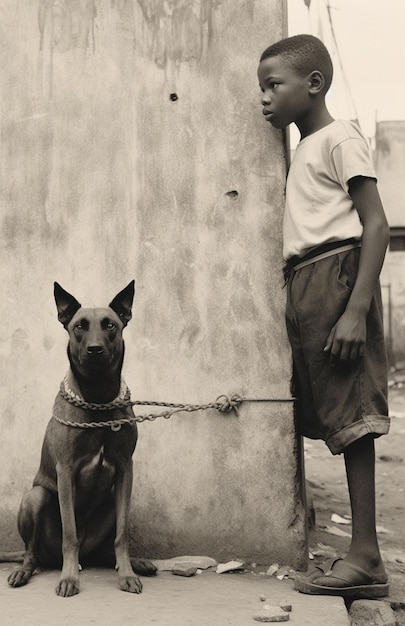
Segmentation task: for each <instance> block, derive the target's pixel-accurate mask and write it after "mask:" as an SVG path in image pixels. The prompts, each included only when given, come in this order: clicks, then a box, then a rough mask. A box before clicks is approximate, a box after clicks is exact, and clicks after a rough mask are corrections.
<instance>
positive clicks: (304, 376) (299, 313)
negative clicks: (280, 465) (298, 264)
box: [286, 248, 389, 454]
mask: <svg viewBox="0 0 405 626" xmlns="http://www.w3.org/2000/svg"><path fill="white" fill-rule="evenodd" d="M359 257H360V248H355V249H352V250H349V251H345V252H336V253H334V254H333V255H332V256H328V257H327V258H324V259H321V260H317V261H315V262H313V263H311V264H309V265H306V266H305V267H302V268H301V269H298V270H292V271H291V273H290V278H289V280H288V284H287V290H288V295H287V308H286V323H287V332H288V337H289V340H290V343H291V347H292V352H293V393H294V395H295V396H296V397H297V402H296V418H297V427H298V431H299V433H300V434H302V435H304V436H306V437H310V438H311V439H323V440H324V441H325V442H326V444H327V446H328V447H329V448H330V450H331V452H332V453H333V454H339V453H341V452H343V451H344V449H345V448H346V446H348V445H349V444H351V443H353V442H354V441H356V440H357V439H360V438H361V437H363V436H364V435H367V434H371V435H373V436H374V437H379V436H380V435H384V434H386V433H388V430H389V418H388V403H387V371H388V370H387V359H386V351H385V343H384V331H383V321H382V302H381V291H380V285H379V284H378V285H377V287H376V290H375V293H374V297H373V301H372V303H371V307H370V311H369V314H368V316H367V339H366V345H365V352H364V356H363V357H361V358H359V359H358V360H357V361H354V362H350V363H349V364H348V365H345V366H339V367H334V368H333V367H331V366H330V365H329V353H325V352H324V351H323V349H324V347H325V344H326V340H327V338H328V335H329V333H330V331H331V329H332V327H333V326H334V325H335V324H336V322H337V321H338V319H339V317H340V316H341V315H342V313H343V312H344V311H345V309H346V305H347V302H348V299H349V297H350V294H351V290H352V288H353V285H354V282H355V280H356V276H357V270H358V263H359Z"/></svg>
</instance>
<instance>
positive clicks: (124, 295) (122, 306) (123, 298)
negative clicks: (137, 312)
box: [108, 280, 135, 326]
mask: <svg viewBox="0 0 405 626" xmlns="http://www.w3.org/2000/svg"><path fill="white" fill-rule="evenodd" d="M134 295H135V281H134V280H131V282H130V283H129V285H127V286H126V287H125V289H123V290H122V291H120V292H119V293H117V295H116V296H115V298H114V299H113V300H111V302H110V304H109V305H108V306H109V307H110V308H111V309H112V310H113V311H115V313H116V314H117V315H118V317H119V318H120V320H121V321H122V323H123V324H124V326H126V325H127V324H128V322H129V320H130V319H131V317H132V303H133V301H134Z"/></svg>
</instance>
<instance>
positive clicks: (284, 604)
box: [280, 601, 292, 613]
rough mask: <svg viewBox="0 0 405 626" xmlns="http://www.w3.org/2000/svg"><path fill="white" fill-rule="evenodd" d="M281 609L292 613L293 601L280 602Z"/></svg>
mask: <svg viewBox="0 0 405 626" xmlns="http://www.w3.org/2000/svg"><path fill="white" fill-rule="evenodd" d="M280 609H282V610H283V611H286V612H287V613H291V611H292V604H291V602H285V601H283V602H280Z"/></svg>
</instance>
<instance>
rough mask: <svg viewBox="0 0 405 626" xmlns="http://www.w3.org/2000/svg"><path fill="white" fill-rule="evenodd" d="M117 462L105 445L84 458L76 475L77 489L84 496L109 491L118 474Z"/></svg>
mask: <svg viewBox="0 0 405 626" xmlns="http://www.w3.org/2000/svg"><path fill="white" fill-rule="evenodd" d="M116 470H117V468H116V461H115V459H114V458H113V456H111V455H109V454H108V449H107V450H106V447H105V445H104V444H101V446H100V447H99V448H98V449H97V450H93V451H91V452H90V451H89V452H88V453H87V454H86V455H84V456H83V458H82V459H81V462H80V464H79V467H78V468H77V473H76V481H75V482H76V489H78V491H79V492H81V493H84V494H91V493H95V492H98V493H99V492H103V493H105V492H106V491H109V490H110V489H111V488H112V486H113V484H114V478H115V474H116Z"/></svg>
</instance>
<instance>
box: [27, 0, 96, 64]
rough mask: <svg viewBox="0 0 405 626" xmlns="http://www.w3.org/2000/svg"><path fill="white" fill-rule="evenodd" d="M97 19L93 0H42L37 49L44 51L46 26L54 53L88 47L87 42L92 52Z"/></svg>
mask: <svg viewBox="0 0 405 626" xmlns="http://www.w3.org/2000/svg"><path fill="white" fill-rule="evenodd" d="M96 16H97V11H96V5H95V2H94V0H41V1H40V4H39V8H38V26H39V33H40V50H43V49H44V38H45V30H46V28H47V27H49V28H50V31H51V47H52V48H53V49H55V50H56V51H57V52H67V51H68V50H70V49H71V48H83V49H84V48H88V47H89V42H90V40H91V45H92V48H93V50H94V49H95V42H94V20H95V18H96Z"/></svg>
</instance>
